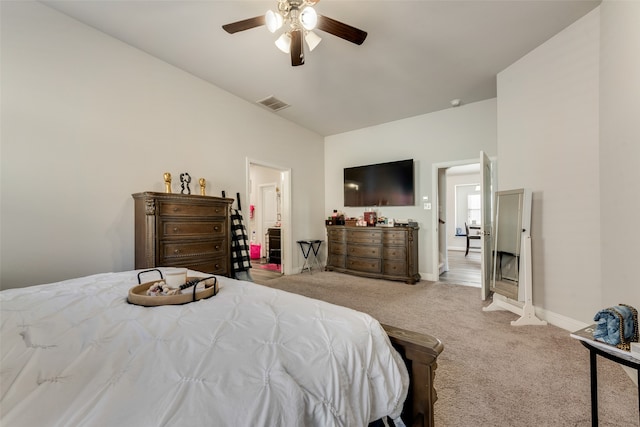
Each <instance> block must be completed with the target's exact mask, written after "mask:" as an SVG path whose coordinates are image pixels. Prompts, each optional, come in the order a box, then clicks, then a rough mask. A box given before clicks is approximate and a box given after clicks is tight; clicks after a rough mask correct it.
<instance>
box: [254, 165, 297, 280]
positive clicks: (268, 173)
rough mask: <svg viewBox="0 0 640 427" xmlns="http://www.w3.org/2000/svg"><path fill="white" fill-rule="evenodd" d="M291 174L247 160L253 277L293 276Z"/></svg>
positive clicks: (280, 168) (287, 170)
mask: <svg viewBox="0 0 640 427" xmlns="http://www.w3.org/2000/svg"><path fill="white" fill-rule="evenodd" d="M290 179H291V171H290V169H287V168H284V167H280V166H277V165H272V164H268V163H266V162H261V161H258V160H250V159H247V193H248V194H249V203H250V206H249V221H248V227H247V231H248V233H249V236H250V241H251V243H250V252H251V266H252V275H254V276H255V275H256V274H260V275H264V274H265V273H268V274H271V275H282V274H290V272H288V270H289V269H290V267H289V264H290V262H288V260H290V259H291V258H290V256H291V255H290V254H291V253H292V252H291V242H290V237H289V236H290V235H291V232H290V230H291V223H290V218H291V214H290V212H291V201H290V199H291V193H290V188H291V182H290Z"/></svg>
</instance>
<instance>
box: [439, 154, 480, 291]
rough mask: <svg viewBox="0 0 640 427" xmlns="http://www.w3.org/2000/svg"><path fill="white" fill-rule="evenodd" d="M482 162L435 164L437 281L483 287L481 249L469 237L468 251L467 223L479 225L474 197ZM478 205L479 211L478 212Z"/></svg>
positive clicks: (477, 192)
mask: <svg viewBox="0 0 640 427" xmlns="http://www.w3.org/2000/svg"><path fill="white" fill-rule="evenodd" d="M480 167H481V165H480V163H479V162H478V161H477V160H468V161H458V162H450V163H446V164H439V165H434V168H435V170H434V176H435V177H437V178H436V179H437V182H436V188H437V196H436V200H437V212H438V239H437V245H438V250H437V257H438V258H437V264H435V265H437V272H438V273H437V274H438V278H437V280H438V281H443V282H448V283H454V284H459V285H466V286H473V287H478V288H479V287H481V286H482V256H481V255H482V250H481V248H480V247H479V246H478V245H477V244H475V243H474V242H477V240H470V241H469V242H470V243H469V249H468V251H467V230H466V227H465V224H471V223H473V225H474V226H475V225H479V223H478V220H479V218H480V217H479V214H480V211H479V208H478V207H477V206H476V204H475V198H479V197H480V195H481V192H480V181H481V179H482V178H481V174H480ZM476 208H478V209H477V210H478V212H476V211H475V210H476Z"/></svg>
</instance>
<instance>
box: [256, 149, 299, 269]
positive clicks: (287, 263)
mask: <svg viewBox="0 0 640 427" xmlns="http://www.w3.org/2000/svg"><path fill="white" fill-rule="evenodd" d="M252 165H255V166H261V167H264V168H270V169H275V170H277V171H279V172H280V174H281V178H282V180H281V181H282V187H281V188H280V197H281V203H282V211H281V212H280V215H281V226H280V245H281V254H280V255H281V263H282V264H281V267H282V268H281V272H282V274H283V275H288V274H293V270H292V262H291V260H292V259H293V258H292V254H293V243H292V240H291V236H292V233H291V230H292V229H293V228H292V224H291V188H292V187H291V168H287V167H284V166H280V165H276V164H273V163H269V162H265V161H262V160H257V159H252V158H250V157H247V158H246V160H245V170H246V178H245V185H246V187H245V188H246V190H245V194H246V195H247V196H248V195H249V194H250V193H251V166H252ZM246 199H247V200H250V198H249V197H247V198H246Z"/></svg>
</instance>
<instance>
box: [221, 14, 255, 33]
mask: <svg viewBox="0 0 640 427" xmlns="http://www.w3.org/2000/svg"><path fill="white" fill-rule="evenodd" d="M264 24H265V20H264V15H261V16H256V17H255V18H249V19H243V20H242V21H237V22H232V23H230V24H225V25H223V26H222V28H223V29H224V30H225V31H226V32H227V33H229V34H233V33H237V32H238V31H244V30H250V29H252V28H255V27H259V26H261V25H264Z"/></svg>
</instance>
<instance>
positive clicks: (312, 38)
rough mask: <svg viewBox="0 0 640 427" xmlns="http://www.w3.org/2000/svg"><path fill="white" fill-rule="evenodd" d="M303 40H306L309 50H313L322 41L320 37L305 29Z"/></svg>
mask: <svg viewBox="0 0 640 427" xmlns="http://www.w3.org/2000/svg"><path fill="white" fill-rule="evenodd" d="M304 41H306V42H307V46H309V51H313V49H315V48H316V46H318V45H319V44H320V42H321V41H322V38H321V37H320V36H319V35H317V34H316V33H314V32H313V31H307V32H306V35H305V36H304Z"/></svg>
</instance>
